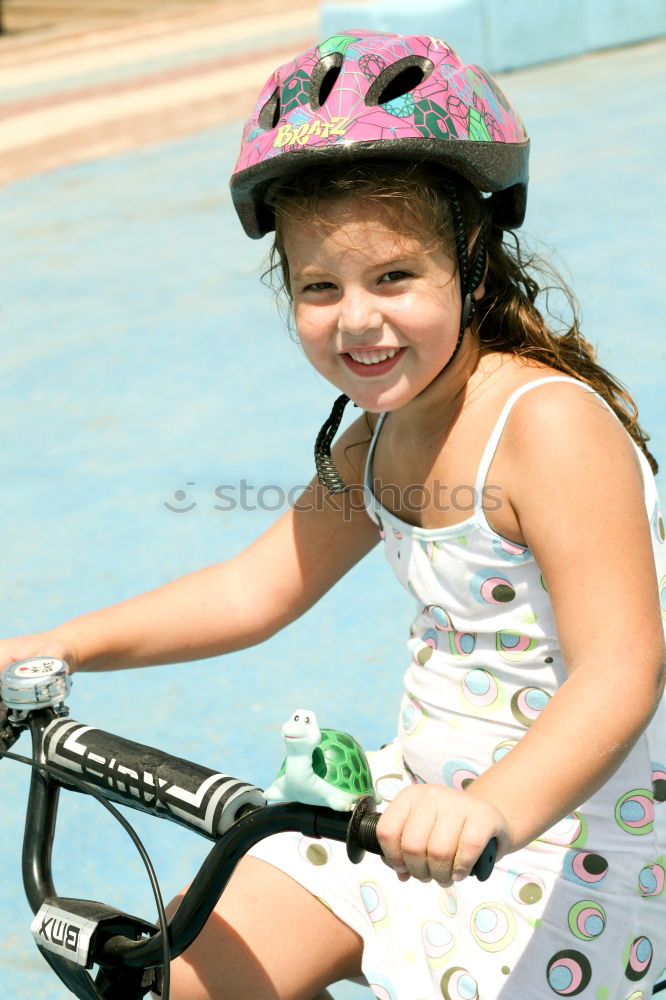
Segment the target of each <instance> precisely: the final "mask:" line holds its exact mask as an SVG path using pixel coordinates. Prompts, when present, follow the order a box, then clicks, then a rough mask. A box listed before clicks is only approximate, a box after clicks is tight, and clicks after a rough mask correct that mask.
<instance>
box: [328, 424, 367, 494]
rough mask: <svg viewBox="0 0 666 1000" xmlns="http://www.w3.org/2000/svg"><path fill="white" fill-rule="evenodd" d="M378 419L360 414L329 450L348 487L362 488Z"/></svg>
mask: <svg viewBox="0 0 666 1000" xmlns="http://www.w3.org/2000/svg"><path fill="white" fill-rule="evenodd" d="M378 419H379V417H378V415H377V414H376V413H365V412H363V413H361V414H360V416H358V417H357V418H356V420H354V422H353V423H352V424H350V426H349V427H347V428H346V430H345V431H344V433H343V434H341V435H340V437H339V439H338V440H337V441H336V442H335V444H334V445H333V448H332V449H331V454H332V456H333V461H334V462H335V465H336V467H337V469H338V471H339V472H340V475H341V476H342V478H343V479H344V481H345V482H346V483H347V484H348V485H349V486H350V487H355V486H358V487H362V486H363V482H364V477H365V463H366V461H367V458H368V450H369V448H370V442H371V440H372V435H373V433H374V429H375V427H376V425H377V421H378Z"/></svg>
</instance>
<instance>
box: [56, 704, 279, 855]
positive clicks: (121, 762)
mask: <svg viewBox="0 0 666 1000" xmlns="http://www.w3.org/2000/svg"><path fill="white" fill-rule="evenodd" d="M44 749H45V751H46V758H47V760H48V761H50V762H51V763H53V764H57V765H59V766H60V767H64V768H65V769H66V770H68V771H70V772H72V773H73V774H76V775H79V776H81V777H83V779H84V780H85V781H86V782H89V783H90V784H91V785H94V786H95V787H97V788H99V789H102V790H103V792H104V795H105V796H106V797H107V798H110V799H113V800H114V801H119V802H127V801H128V800H131V802H132V804H133V805H134V807H135V808H138V809H143V810H145V811H148V812H152V813H159V814H160V815H162V816H164V817H167V818H169V819H172V820H174V821H175V822H176V823H182V824H184V825H185V826H188V827H190V829H195V830H197V831H198V832H199V833H203V834H204V835H207V836H209V837H211V838H213V839H215V838H216V837H218V836H219V835H220V834H221V833H224V831H225V830H227V829H228V828H229V827H230V826H231V825H232V824H233V823H234V822H235V821H236V819H237V816H238V812H239V810H240V809H241V807H242V806H245V805H247V804H252V805H263V804H264V802H265V799H264V796H263V793H262V792H261V790H260V789H258V788H256V787H255V786H254V785H249V784H247V783H246V782H244V781H238V780H237V779H236V778H231V777H229V776H228V775H226V774H219V773H218V772H217V771H211V770H209V769H208V768H206V767H201V766H199V765H195V764H190V763H188V762H186V761H181V760H179V759H178V758H177V757H171V756H170V755H167V754H162V753H161V752H160V751H158V750H152V749H151V748H150V747H146V746H142V745H141V744H137V743H131V742H130V741H129V740H123V739H121V738H120V737H111V736H109V734H108V733H104V732H102V731H101V730H99V729H93V728H92V727H90V726H83V725H81V723H79V722H74V721H73V720H72V719H55V720H54V721H53V722H51V723H50V724H49V725H48V726H47V728H46V729H45V730H44Z"/></svg>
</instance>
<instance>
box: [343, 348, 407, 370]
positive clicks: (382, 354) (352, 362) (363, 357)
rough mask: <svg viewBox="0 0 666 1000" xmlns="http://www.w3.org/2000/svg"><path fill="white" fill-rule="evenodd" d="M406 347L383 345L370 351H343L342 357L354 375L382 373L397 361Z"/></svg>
mask: <svg viewBox="0 0 666 1000" xmlns="http://www.w3.org/2000/svg"><path fill="white" fill-rule="evenodd" d="M406 349H407V348H405V347H384V348H377V349H376V350H372V351H345V353H344V354H342V359H343V361H344V362H345V364H346V365H347V367H348V368H350V369H351V370H352V371H353V372H354V373H355V374H356V375H362V376H369V375H383V374H384V372H387V371H389V370H390V369H391V368H393V366H394V365H396V364H397V363H398V361H399V359H400V358H401V357H402V355H403V354H404V352H405V351H406Z"/></svg>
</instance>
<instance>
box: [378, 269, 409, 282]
mask: <svg viewBox="0 0 666 1000" xmlns="http://www.w3.org/2000/svg"><path fill="white" fill-rule="evenodd" d="M411 277H412V274H411V273H410V272H409V271H387V272H386V274H383V275H382V276H381V278H380V279H379V280H380V282H382V283H383V284H385V285H388V284H393V283H394V282H396V281H404V280H405V278H411Z"/></svg>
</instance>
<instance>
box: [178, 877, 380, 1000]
mask: <svg viewBox="0 0 666 1000" xmlns="http://www.w3.org/2000/svg"><path fill="white" fill-rule="evenodd" d="M181 898H182V895H181V896H179V897H177V899H176V900H174V901H173V903H172V904H170V906H169V911H170V912H171V913H173V912H174V911H175V909H176V908H177V905H178V902H179V901H180V899H181ZM360 959H361V940H360V938H359V937H358V935H356V933H355V932H354V931H352V930H351V928H350V927H348V926H347V925H346V924H344V923H342V922H341V921H340V920H339V919H338V918H337V917H336V916H335V915H334V914H333V913H331V911H330V910H328V908H327V907H325V906H324V905H323V904H322V903H320V902H319V900H317V899H316V898H315V897H314V896H313V895H311V893H309V892H308V891H307V890H306V889H304V888H303V886H301V885H300V884H299V883H297V882H295V881H294V880H293V879H291V878H290V877H289V876H288V875H285V874H284V872H282V871H280V870H278V869H277V868H274V867H273V866H272V865H269V864H267V863H266V862H264V861H259V860H258V859H255V858H245V859H243V861H242V862H241V863H240V864H239V866H238V868H237V870H236V872H235V873H234V876H233V878H232V879H231V881H230V882H229V885H228V886H227V888H226V889H225V891H224V893H223V894H222V896H221V898H220V900H219V902H218V905H217V906H216V908H215V910H214V911H213V913H212V915H211V917H210V918H209V920H208V921H207V923H206V925H205V927H204V929H203V930H202V932H201V934H200V935H199V936H198V937H197V939H196V940H195V941H194V942H193V944H192V945H191V946H190V948H188V950H187V951H186V952H185V953H184V954H183V955H181V956H180V957H179V958H177V959H175V960H174V961H173V962H172V964H171V997H172V1000H331V997H330V995H329V994H327V993H326V987H327V986H328V985H330V984H331V983H333V982H337V981H338V980H339V979H344V978H346V977H348V976H350V975H358V974H359V973H360Z"/></svg>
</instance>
